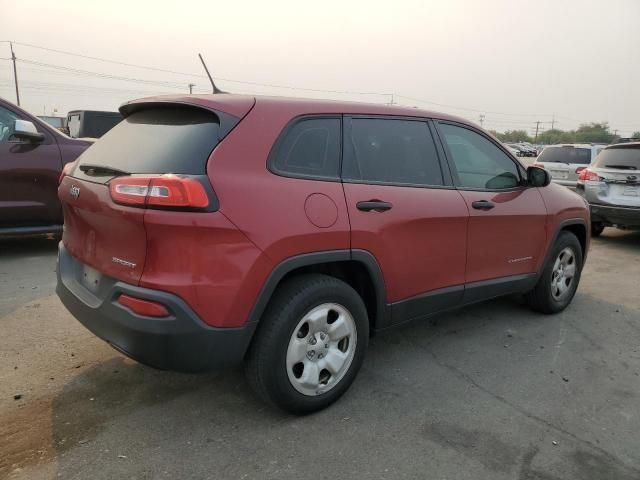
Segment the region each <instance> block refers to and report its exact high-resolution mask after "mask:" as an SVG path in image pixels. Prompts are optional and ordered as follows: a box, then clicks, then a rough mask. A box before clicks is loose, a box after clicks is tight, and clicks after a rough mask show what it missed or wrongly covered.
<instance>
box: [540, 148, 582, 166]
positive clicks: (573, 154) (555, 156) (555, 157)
mask: <svg viewBox="0 0 640 480" xmlns="http://www.w3.org/2000/svg"><path fill="white" fill-rule="evenodd" d="M537 161H538V162H545V163H579V164H581V165H589V164H590V163H591V149H590V148H576V147H573V146H562V147H547V148H545V149H544V150H543V151H542V153H541V154H540V156H539V157H538V160H537Z"/></svg>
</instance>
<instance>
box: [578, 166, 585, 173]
mask: <svg viewBox="0 0 640 480" xmlns="http://www.w3.org/2000/svg"><path fill="white" fill-rule="evenodd" d="M586 169H587V167H578V168H576V173H580V172H582V171H583V170H586Z"/></svg>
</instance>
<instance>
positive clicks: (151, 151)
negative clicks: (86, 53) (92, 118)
mask: <svg viewBox="0 0 640 480" xmlns="http://www.w3.org/2000/svg"><path fill="white" fill-rule="evenodd" d="M219 127H220V126H219V123H218V117H217V116H216V115H215V114H214V113H213V112H209V111H206V110H202V109H196V108H180V107H176V108H167V107H164V108H151V109H147V110H141V111H138V112H134V113H132V114H131V115H130V116H128V117H127V118H125V119H124V120H122V122H120V123H119V124H118V125H116V126H115V127H113V128H112V129H111V130H109V131H108V132H107V133H106V134H105V135H104V136H103V137H102V138H101V139H100V140H98V141H97V142H96V143H94V144H93V145H92V146H91V147H90V148H88V149H87V150H86V151H85V152H84V153H83V154H82V155H81V156H80V158H79V160H78V165H96V166H102V167H111V168H114V169H117V170H123V171H125V172H129V173H183V174H191V175H202V174H205V173H206V164H207V159H208V158H209V155H210V154H211V152H212V151H213V149H214V147H215V146H216V145H217V144H218V133H219ZM69 128H71V124H70V125H69ZM77 171H78V170H76V172H77ZM74 174H75V172H74Z"/></svg>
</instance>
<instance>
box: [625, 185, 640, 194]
mask: <svg viewBox="0 0 640 480" xmlns="http://www.w3.org/2000/svg"><path fill="white" fill-rule="evenodd" d="M622 195H626V196H627V197H638V196H640V187H637V186H636V185H625V186H624V187H623V188H622Z"/></svg>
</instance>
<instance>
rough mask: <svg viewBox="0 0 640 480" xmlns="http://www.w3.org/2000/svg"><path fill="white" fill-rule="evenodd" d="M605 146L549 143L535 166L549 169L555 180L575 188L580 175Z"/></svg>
mask: <svg viewBox="0 0 640 480" xmlns="http://www.w3.org/2000/svg"><path fill="white" fill-rule="evenodd" d="M603 148H604V145H592V144H590V143H565V144H562V145H549V146H548V147H546V148H545V149H544V150H543V151H542V153H541V154H540V156H539V157H538V158H537V159H536V163H535V166H537V167H542V168H544V169H545V170H547V171H548V172H549V173H550V174H551V179H552V180H553V181H554V182H556V183H559V184H560V185H564V186H565V187H569V188H571V189H572V190H575V189H576V185H577V184H578V175H579V174H580V172H581V171H582V170H584V169H585V168H586V167H588V166H589V165H591V162H593V160H594V159H595V158H596V156H598V154H599V153H600V151H601V150H602V149H603Z"/></svg>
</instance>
